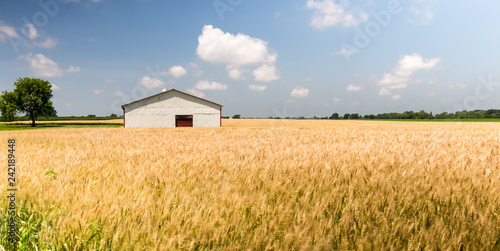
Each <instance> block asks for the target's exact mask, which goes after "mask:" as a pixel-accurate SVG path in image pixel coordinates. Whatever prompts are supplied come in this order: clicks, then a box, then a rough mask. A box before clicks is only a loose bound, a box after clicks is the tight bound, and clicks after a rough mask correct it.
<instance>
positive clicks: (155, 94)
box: [122, 88, 223, 109]
mask: <svg viewBox="0 0 500 251" xmlns="http://www.w3.org/2000/svg"><path fill="white" fill-rule="evenodd" d="M171 91H176V92H180V93H182V94H185V95H188V96H191V97H194V98H197V99H200V100H203V101H206V102H209V103H212V104H214V105H218V106H220V107H223V106H222V105H221V104H217V103H215V102H212V101H210V100H206V99H204V98H200V97H197V96H194V95H191V94H189V93H185V92H183V91H179V90H176V89H174V88H172V89H170V90H168V91H163V92H160V93H157V94H154V95H151V96H149V97H145V98H142V99H139V100H136V101H132V102H130V103H127V104H124V105H122V109H124V107H125V106H127V105H130V104H134V103H137V102H140V101H143V100H146V99H149V98H152V97H156V96H159V95H161V94H164V93H167V92H171Z"/></svg>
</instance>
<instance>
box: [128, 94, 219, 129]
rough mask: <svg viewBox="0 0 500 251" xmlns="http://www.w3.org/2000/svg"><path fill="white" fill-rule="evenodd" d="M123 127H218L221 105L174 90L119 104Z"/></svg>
mask: <svg viewBox="0 0 500 251" xmlns="http://www.w3.org/2000/svg"><path fill="white" fill-rule="evenodd" d="M122 109H123V118H124V123H125V127H220V126H221V118H222V105H219V104H217V103H214V102H211V101H208V100H206V99H202V98H199V97H196V96H193V95H190V94H187V93H184V92H181V91H178V90H175V89H171V90H168V91H163V92H161V93H158V94H156V95H153V96H150V97H147V98H143V99H140V100H137V101H134V102H132V103H128V104H125V105H122Z"/></svg>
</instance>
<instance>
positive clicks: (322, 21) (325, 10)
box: [306, 0, 369, 29]
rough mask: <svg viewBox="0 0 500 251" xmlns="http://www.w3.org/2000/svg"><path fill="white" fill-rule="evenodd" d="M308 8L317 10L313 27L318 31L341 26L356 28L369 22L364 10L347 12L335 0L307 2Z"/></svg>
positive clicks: (312, 22) (311, 0)
mask: <svg viewBox="0 0 500 251" xmlns="http://www.w3.org/2000/svg"><path fill="white" fill-rule="evenodd" d="M306 7H307V8H309V9H315V12H314V14H313V16H312V18H311V25H312V26H313V27H315V28H317V29H323V28H326V27H329V26H335V25H337V24H341V25H343V26H345V27H349V26H356V25H358V24H360V23H364V22H366V21H367V20H368V18H369V15H368V14H366V13H365V12H364V11H362V10H351V11H346V10H345V9H344V7H343V6H342V5H341V4H337V3H335V0H322V1H319V0H318V1H316V0H307V4H306Z"/></svg>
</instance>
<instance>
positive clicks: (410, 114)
mask: <svg viewBox="0 0 500 251" xmlns="http://www.w3.org/2000/svg"><path fill="white" fill-rule="evenodd" d="M222 118H229V117H222ZM232 118H233V119H239V118H240V115H239V114H237V115H235V116H233V117H232ZM269 118H270V119H282V118H281V117H269ZM495 118H500V110H496V109H490V110H486V111H485V110H475V111H457V112H455V113H448V112H443V113H437V114H433V113H432V112H429V113H427V112H426V111H424V110H422V111H419V112H414V111H406V112H403V113H397V112H391V113H381V114H377V115H375V114H370V115H360V114H358V113H346V114H344V115H340V114H338V113H334V114H332V115H331V116H329V117H317V116H314V117H312V118H306V117H284V119H377V120H381V119H400V120H401V119H422V120H424V119H495Z"/></svg>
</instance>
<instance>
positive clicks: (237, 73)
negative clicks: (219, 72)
mask: <svg viewBox="0 0 500 251" xmlns="http://www.w3.org/2000/svg"><path fill="white" fill-rule="evenodd" d="M226 71H227V74H228V76H229V77H230V78H231V79H236V80H243V79H245V76H244V75H243V73H244V71H243V70H240V68H239V67H238V66H237V65H234V64H230V65H227V66H226Z"/></svg>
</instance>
